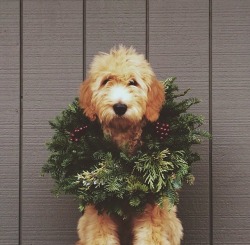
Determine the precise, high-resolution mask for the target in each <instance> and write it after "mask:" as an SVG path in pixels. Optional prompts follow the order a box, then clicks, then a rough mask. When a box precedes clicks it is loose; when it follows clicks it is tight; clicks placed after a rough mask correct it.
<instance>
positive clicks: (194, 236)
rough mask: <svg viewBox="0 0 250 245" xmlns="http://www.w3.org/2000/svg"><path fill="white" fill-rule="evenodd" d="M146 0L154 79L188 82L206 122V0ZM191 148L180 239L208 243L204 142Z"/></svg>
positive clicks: (186, 84) (183, 197)
mask: <svg viewBox="0 0 250 245" xmlns="http://www.w3.org/2000/svg"><path fill="white" fill-rule="evenodd" d="M149 3H150V5H149V60H150V62H151V64H152V65H153V67H154V68H155V71H156V74H157V75H158V77H159V79H166V78H167V77H169V76H177V78H178V79H177V80H178V82H179V88H180V89H181V90H184V89H186V88H189V87H190V88H191V89H192V91H191V93H190V96H196V97H198V98H200V99H202V103H201V104H200V105H198V106H196V107H195V109H193V111H194V112H196V113H199V114H202V115H204V116H205V118H206V122H208V119H209V113H208V112H209V106H208V94H209V91H208V70H209V65H208V60H209V59H208V46H209V45H208V42H209V40H208V37H209V32H208V30H209V28H208V24H209V15H208V14H209V12H208V9H209V6H208V1H205V0H202V1H200V0H191V1H190V0H189V1H183V0H177V1H176V0H173V1H172V0H171V1H149ZM205 128H206V129H208V125H207V124H206V125H205ZM196 148H197V150H198V151H199V152H201V156H202V160H201V161H200V162H198V163H195V164H194V166H193V173H194V175H195V176H196V182H195V185H194V186H191V187H190V186H187V187H186V188H184V190H183V191H181V193H180V196H181V199H180V205H179V216H180V218H181V220H182V222H183V226H184V241H183V243H182V244H197V245H198V244H199V245H200V244H209V229H210V227H209V162H208V153H209V149H208V142H205V143H204V144H203V145H202V146H199V147H196Z"/></svg>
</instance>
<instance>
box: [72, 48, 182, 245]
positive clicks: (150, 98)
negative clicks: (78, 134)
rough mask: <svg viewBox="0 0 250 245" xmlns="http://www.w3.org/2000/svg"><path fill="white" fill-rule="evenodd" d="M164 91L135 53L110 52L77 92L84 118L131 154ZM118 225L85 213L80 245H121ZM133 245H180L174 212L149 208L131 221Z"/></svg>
mask: <svg viewBox="0 0 250 245" xmlns="http://www.w3.org/2000/svg"><path fill="white" fill-rule="evenodd" d="M164 99H165V95H164V88H163V85H162V84H161V83H160V82H159V81H158V80H157V79H156V76H155V74H154V72H153V70H152V68H151V66H150V64H149V63H148V62H147V61H146V60H145V58H144V56H143V55H140V54H138V53H136V51H135V50H134V49H133V48H125V47H124V46H119V48H117V49H116V48H113V49H111V51H110V53H100V54H99V55H97V56H95V58H94V60H93V62H92V64H91V66H90V70H89V74H88V78H87V80H86V81H84V82H83V83H82V85H81V88H80V96H79V102H80V106H81V107H82V108H83V109H84V113H85V114H86V116H87V117H88V118H89V119H90V120H92V121H94V120H96V119H97V120H99V121H100V123H101V124H102V128H103V132H104V134H106V135H109V136H111V138H112V139H113V141H114V142H115V143H116V144H117V145H118V146H119V147H120V148H123V147H124V148H126V149H127V150H128V152H129V153H130V154H133V152H134V151H135V150H136V147H137V146H139V145H140V144H142V142H141V139H140V138H141V133H142V128H143V126H144V125H145V123H146V121H151V122H154V121H156V120H157V119H158V117H159V112H160V110H161V107H162V104H163V102H164ZM121 107H122V108H121ZM118 226H119V225H118V222H117V221H116V219H115V218H113V217H111V216H108V215H107V214H106V213H103V214H98V213H97V211H96V209H95V207H94V206H93V205H89V206H87V207H86V209H85V212H84V215H83V216H82V217H81V218H80V220H79V223H78V234H79V238H80V240H79V242H78V243H77V244H78V245H119V244H121V243H120V240H119V235H118V229H119V227H118ZM132 237H133V238H132V240H133V244H134V245H178V244H180V240H181V238H182V226H181V223H180V221H179V219H178V218H177V217H176V208H175V207H174V208H172V209H171V210H169V207H168V202H167V200H166V202H165V204H164V207H159V206H158V205H156V204H155V205H152V204H148V205H147V206H146V208H145V210H144V212H143V213H142V214H141V215H139V216H138V217H133V218H132Z"/></svg>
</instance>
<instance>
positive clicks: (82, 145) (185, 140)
mask: <svg viewBox="0 0 250 245" xmlns="http://www.w3.org/2000/svg"><path fill="white" fill-rule="evenodd" d="M174 81H175V78H169V79H167V80H166V81H165V82H164V86H165V92H166V95H167V99H166V102H165V104H164V106H163V108H162V111H161V114H160V117H159V121H160V122H166V123H168V124H169V125H170V131H169V135H168V136H167V137H166V139H164V140H160V139H159V137H158V136H157V135H156V134H155V124H154V123H148V124H147V125H146V126H145V128H144V130H143V134H142V140H143V142H144V144H143V145H142V146H141V147H140V148H139V149H138V150H137V152H136V153H135V154H134V155H133V156H130V155H128V154H127V153H126V152H125V151H122V150H120V149H118V148H117V147H116V145H114V143H113V142H112V141H111V139H109V138H107V137H105V136H104V135H103V132H102V130H101V125H100V124H99V123H98V122H97V121H95V122H90V121H89V120H88V118H86V117H85V116H84V114H83V112H82V110H81V108H80V107H79V105H78V99H77V98H76V99H75V100H74V102H73V103H72V104H70V105H69V106H68V108H67V109H65V110H64V111H62V113H61V114H60V115H59V116H57V117H56V118H55V119H54V120H53V121H51V122H50V125H51V127H52V129H53V130H54V135H53V136H52V138H51V140H50V142H48V144H47V147H48V150H49V151H50V156H49V158H48V161H47V162H46V163H45V164H44V166H43V169H42V171H43V173H50V175H51V177H52V178H53V179H54V180H55V187H54V190H53V191H54V193H55V195H59V194H60V193H66V194H74V195H75V196H76V197H77V199H78V200H79V203H80V204H79V208H80V210H84V207H85V206H86V205H88V204H95V206H96V207H97V209H98V211H99V212H103V211H104V210H105V211H106V212H108V213H111V214H116V215H119V216H121V217H122V218H124V219H126V218H127V215H128V214H129V213H131V212H135V213H139V212H141V211H142V210H143V208H144V207H145V205H146V203H148V202H156V203H158V204H159V205H161V204H162V203H163V200H164V198H166V197H167V198H168V199H169V202H170V203H171V204H172V205H174V204H176V203H177V202H178V193H177V191H178V190H179V189H181V188H182V186H183V184H184V183H185V182H186V183H188V184H192V183H193V181H194V177H193V175H192V174H191V168H190V166H191V165H192V163H193V162H195V161H197V160H199V154H198V153H196V152H193V151H192V149H191V146H192V145H194V144H200V143H201V139H202V138H203V137H209V134H208V133H207V132H206V131H203V130H200V129H199V127H200V126H201V125H202V124H203V118H202V117H201V116H199V115H195V114H192V113H188V112H187V110H188V109H189V108H190V107H191V106H193V105H195V104H197V103H199V100H198V99H196V98H188V99H184V100H180V98H181V97H183V96H185V95H186V94H187V92H188V90H186V91H184V93H178V86H177V85H176V84H175V83H174ZM83 126H84V127H85V126H86V127H87V129H86V130H85V131H84V132H83V133H82V135H80V136H79V139H78V140H79V141H78V142H75V141H72V139H71V137H72V132H74V130H75V129H76V128H80V127H83ZM70 139H71V140H70Z"/></svg>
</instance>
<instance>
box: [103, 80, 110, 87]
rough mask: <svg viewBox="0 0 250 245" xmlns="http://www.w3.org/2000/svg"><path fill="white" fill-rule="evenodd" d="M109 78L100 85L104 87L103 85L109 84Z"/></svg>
mask: <svg viewBox="0 0 250 245" xmlns="http://www.w3.org/2000/svg"><path fill="white" fill-rule="evenodd" d="M109 80H110V79H109V78H107V79H105V80H104V81H102V85H103V86H104V85H106V84H107V83H108V82H109Z"/></svg>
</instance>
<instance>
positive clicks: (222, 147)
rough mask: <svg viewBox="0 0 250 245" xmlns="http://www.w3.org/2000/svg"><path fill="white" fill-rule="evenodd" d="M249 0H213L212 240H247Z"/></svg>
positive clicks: (249, 203)
mask: <svg viewBox="0 0 250 245" xmlns="http://www.w3.org/2000/svg"><path fill="white" fill-rule="evenodd" d="M249 64H250V2H249V1H248V0H242V1H236V0H228V1H222V0H220V1H213V135H214V137H213V142H214V147H213V149H214V150H213V165H214V166H213V170H214V171H213V175H214V178H213V180H214V181H213V185H214V244H249V241H250V235H249V234H250V233H249V230H250V227H249V219H250V211H249V206H250V191H249V183H250V182H249V180H250V168H249V148H250V133H249V132H250V126H249V120H250V107H249V98H250V69H249Z"/></svg>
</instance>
